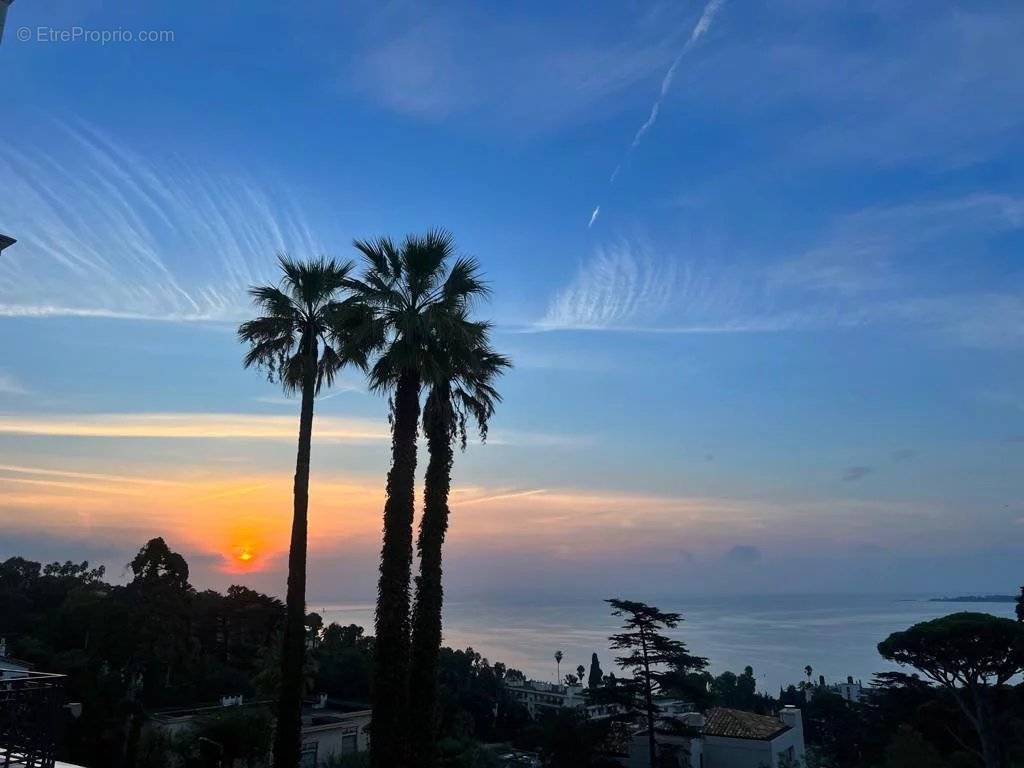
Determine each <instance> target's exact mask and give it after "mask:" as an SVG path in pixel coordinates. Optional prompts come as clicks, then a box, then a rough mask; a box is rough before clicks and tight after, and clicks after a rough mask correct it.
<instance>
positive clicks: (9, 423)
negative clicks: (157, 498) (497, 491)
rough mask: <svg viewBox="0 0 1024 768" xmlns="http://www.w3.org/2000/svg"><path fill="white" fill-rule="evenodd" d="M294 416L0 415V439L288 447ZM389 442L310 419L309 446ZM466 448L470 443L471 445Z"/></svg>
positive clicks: (377, 423) (563, 437)
mask: <svg viewBox="0 0 1024 768" xmlns="http://www.w3.org/2000/svg"><path fill="white" fill-rule="evenodd" d="M297 430H298V422H297V421H296V417H295V416H294V415H288V416H285V415H281V416H277V415H268V414H266V413H85V414H73V413H67V414H37V415H24V414H20V413H19V414H14V413H0V435H20V436H34V437H74V438H108V439H158V440H256V441H264V440H270V441H285V442H294V440H295V439H296V436H297V434H298V431H297ZM390 439H391V431H390V428H389V427H388V424H387V422H385V421H382V420H378V419H362V418H352V417H345V416H331V415H324V414H321V415H317V416H315V417H314V427H313V440H314V441H318V442H334V443H337V442H345V443H367V442H370V443H375V442H381V443H383V442H386V441H388V440H390ZM472 442H476V441H475V440H474V441H472ZM487 444H488V445H493V446H508V447H533V448H537V447H545V448H575V449H578V448H584V447H587V446H590V445H593V444H594V438H593V437H591V436H589V435H576V434H561V433H554V432H531V431H524V430H514V429H494V430H492V431H491V432H490V434H489V435H488V437H487Z"/></svg>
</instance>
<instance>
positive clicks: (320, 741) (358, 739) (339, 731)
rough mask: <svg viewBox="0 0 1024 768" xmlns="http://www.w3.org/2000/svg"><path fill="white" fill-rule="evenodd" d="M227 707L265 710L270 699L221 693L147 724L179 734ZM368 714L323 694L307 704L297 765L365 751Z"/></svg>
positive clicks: (308, 766)
mask: <svg viewBox="0 0 1024 768" xmlns="http://www.w3.org/2000/svg"><path fill="white" fill-rule="evenodd" d="M229 709H230V710H233V711H237V710H243V711H245V710H248V711H252V712H265V713H269V712H271V711H272V702H270V701H250V702H245V701H243V700H242V697H241V696H224V697H222V698H221V700H220V703H219V704H214V705H211V706H206V707H193V708H191V709H174V710H163V711H161V712H155V713H153V714H152V715H151V716H150V725H151V726H152V727H154V728H157V729H159V730H161V731H162V732H164V733H166V734H168V735H180V734H182V733H185V732H187V731H189V730H193V729H195V728H197V727H198V726H199V725H200V724H201V723H202V722H203V721H204V720H208V719H210V718H214V717H216V716H217V715H220V714H223V713H224V712H225V711H226V710H229ZM370 714H371V713H370V710H368V709H360V710H356V711H345V710H343V709H335V708H332V707H330V706H329V705H328V700H327V696H326V695H321V696H320V697H319V698H318V699H317V701H316V703H314V704H307V705H306V706H305V707H304V708H303V711H302V763H301V768H318V767H319V766H322V765H325V764H326V763H327V762H328V760H330V759H331V758H332V757H336V756H340V755H347V754H353V753H355V752H365V751H367V750H368V749H369V748H370Z"/></svg>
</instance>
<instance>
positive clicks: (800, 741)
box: [694, 706, 804, 768]
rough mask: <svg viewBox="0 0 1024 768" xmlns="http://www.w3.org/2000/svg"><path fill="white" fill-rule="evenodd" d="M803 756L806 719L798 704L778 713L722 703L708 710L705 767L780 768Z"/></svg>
mask: <svg viewBox="0 0 1024 768" xmlns="http://www.w3.org/2000/svg"><path fill="white" fill-rule="evenodd" d="M803 758H804V729H803V719H802V717H801V714H800V710H799V709H797V708H796V707H793V706H786V707H783V709H782V711H781V712H779V715H778V717H769V716H766V715H755V714H754V713H753V712H741V711H739V710H735V709H725V708H722V707H719V708H717V709H712V710H710V711H709V712H708V714H707V719H706V721H705V723H704V763H703V768H762V766H772V768H777V767H778V766H786V765H787V764H788V763H789V764H791V763H793V762H794V761H797V760H803ZM694 768H697V766H694Z"/></svg>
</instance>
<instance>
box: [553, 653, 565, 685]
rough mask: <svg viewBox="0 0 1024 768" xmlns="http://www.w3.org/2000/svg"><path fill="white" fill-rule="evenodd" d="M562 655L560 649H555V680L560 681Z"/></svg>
mask: <svg viewBox="0 0 1024 768" xmlns="http://www.w3.org/2000/svg"><path fill="white" fill-rule="evenodd" d="M563 658H564V657H563V656H562V652H561V651H555V682H556V683H561V681H562V659H563Z"/></svg>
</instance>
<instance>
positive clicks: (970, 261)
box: [531, 192, 1024, 349]
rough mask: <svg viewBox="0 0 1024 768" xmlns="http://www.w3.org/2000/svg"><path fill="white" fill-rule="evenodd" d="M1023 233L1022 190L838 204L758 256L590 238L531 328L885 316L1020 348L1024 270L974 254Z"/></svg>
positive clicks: (826, 325) (958, 341)
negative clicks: (587, 253)
mask: <svg viewBox="0 0 1024 768" xmlns="http://www.w3.org/2000/svg"><path fill="white" fill-rule="evenodd" d="M1021 231H1024V198H1021V197H1020V196H1017V195H1011V194H1002V193H992V192H979V193H972V194H967V195H963V196H960V197H953V198H946V199H938V200H923V201H914V202H910V203H904V204H895V205H889V206H875V207H871V208H867V209H863V210H859V211H853V212H850V213H844V214H840V215H838V216H836V217H834V219H833V220H832V221H830V222H828V223H827V224H826V225H825V226H824V227H823V229H822V231H821V233H820V234H818V235H817V236H812V239H811V244H810V245H809V246H807V247H806V248H804V249H803V250H802V251H800V252H798V253H797V254H796V255H795V256H787V255H782V256H774V257H773V256H772V255H771V254H763V255H762V256H761V258H760V259H759V260H758V261H757V262H744V261H739V260H736V259H730V258H728V257H719V258H713V259H712V258H707V257H704V258H690V257H684V256H679V255H674V254H673V251H675V253H676V254H677V253H678V251H679V246H675V247H673V249H672V250H668V249H656V248H655V247H653V246H652V245H651V244H650V243H649V242H646V241H644V240H640V239H628V238H620V239H618V240H616V241H613V242H611V243H609V244H605V245H602V246H599V247H598V248H596V249H595V251H594V254H593V256H592V257H591V258H589V259H588V260H586V261H585V262H583V264H582V265H581V266H580V267H579V268H578V270H577V272H576V274H575V276H574V277H573V278H572V279H571V281H570V282H569V283H568V285H566V286H565V287H564V288H562V289H561V290H559V291H558V292H557V293H556V294H555V296H554V297H553V298H552V300H551V301H550V302H549V304H548V307H547V310H546V312H545V314H544V316H543V317H542V318H541V319H540V320H538V321H537V322H535V323H534V325H533V326H532V327H531V330H546V331H568V330H575V331H606V332H644V333H669V334H684V333H691V334H692V333H747V332H760V333H765V332H783V331H803V330H824V329H842V328H847V329H848V328H857V327H866V326H887V327H893V328H898V329H902V330H905V331H915V332H918V333H925V334H928V335H929V336H930V337H932V338H934V339H936V340H939V341H941V342H943V343H948V344H955V345H960V346H968V347H975V348H987V349H1017V348H1022V347H1024V298H1022V297H1021V289H1022V288H1024V272H1021V271H1020V270H1014V269H1013V268H1012V264H1009V265H1008V266H1006V267H999V266H998V262H996V261H992V262H986V260H985V258H983V257H985V256H987V254H988V253H989V251H988V248H989V245H990V243H992V242H993V241H994V240H997V239H999V238H1002V237H1006V236H1008V235H1016V234H1017V233H1019V232H1021ZM694 250H695V251H696V252H697V253H700V249H699V248H697V249H694ZM988 263H991V264H993V265H994V266H993V267H992V276H993V277H995V278H996V279H997V280H998V286H997V287H994V286H993V282H992V280H991V279H989V278H990V276H987V275H985V268H986V266H987V264H988ZM951 278H952V279H951Z"/></svg>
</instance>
